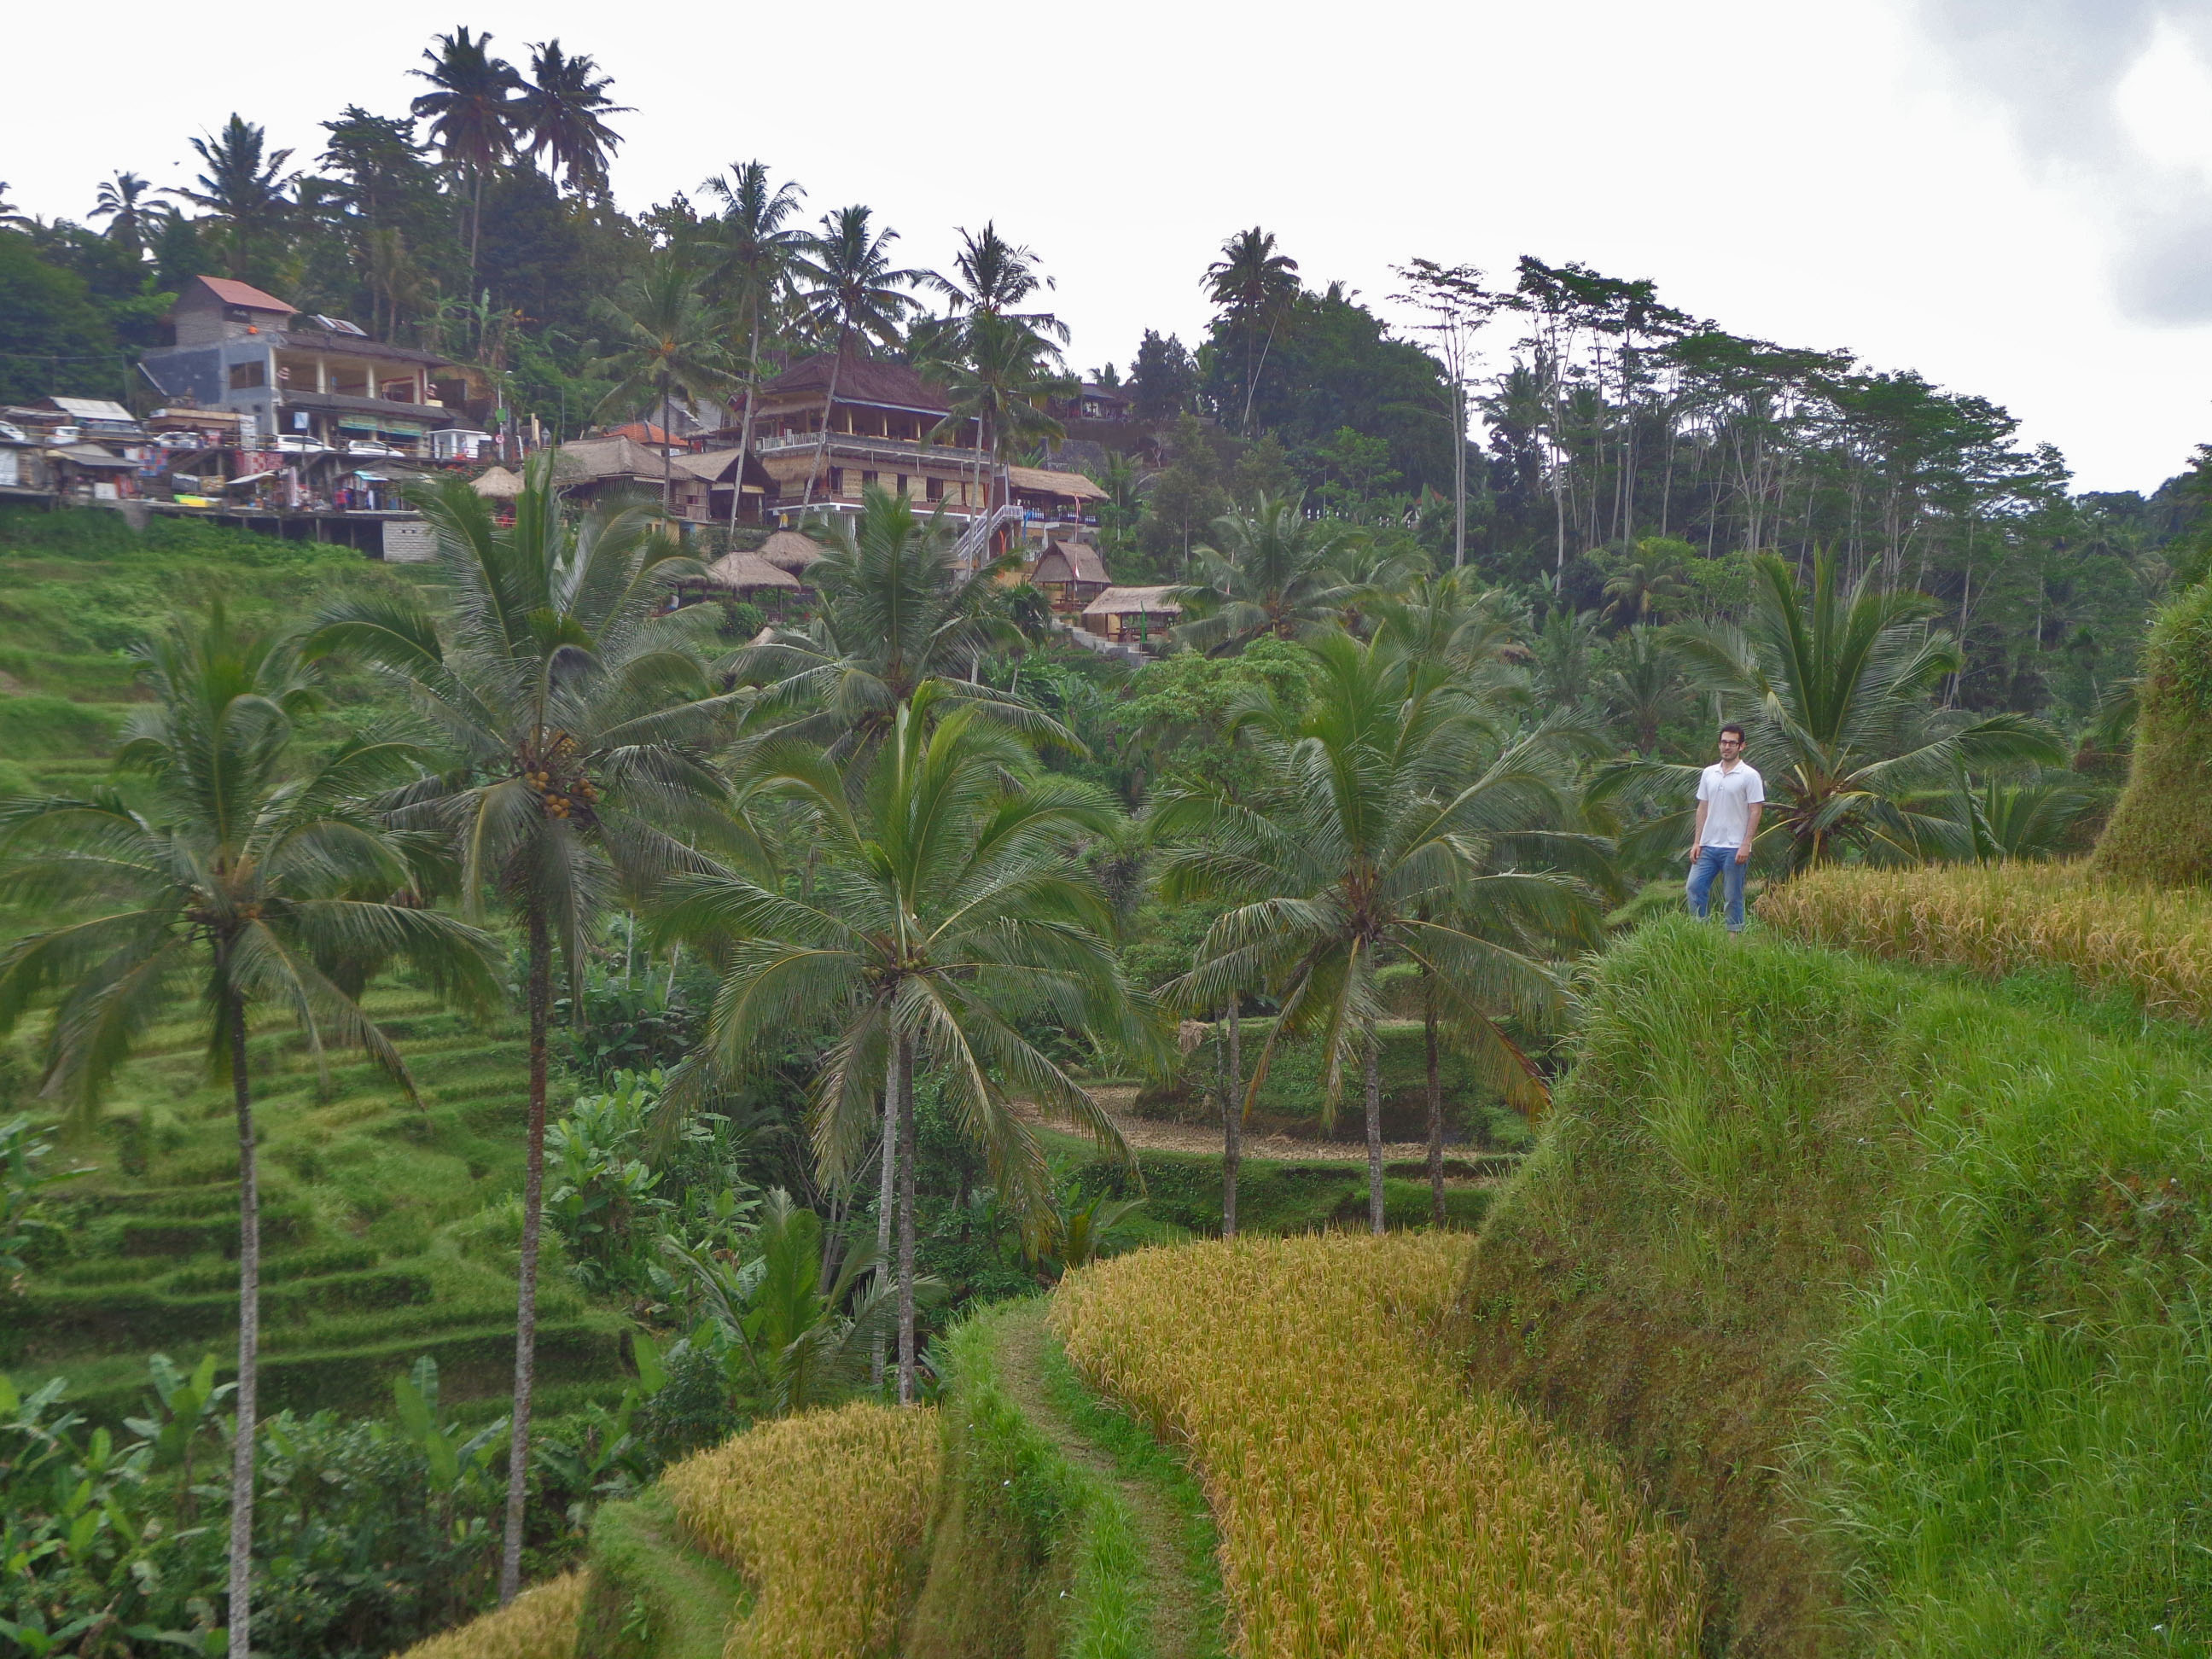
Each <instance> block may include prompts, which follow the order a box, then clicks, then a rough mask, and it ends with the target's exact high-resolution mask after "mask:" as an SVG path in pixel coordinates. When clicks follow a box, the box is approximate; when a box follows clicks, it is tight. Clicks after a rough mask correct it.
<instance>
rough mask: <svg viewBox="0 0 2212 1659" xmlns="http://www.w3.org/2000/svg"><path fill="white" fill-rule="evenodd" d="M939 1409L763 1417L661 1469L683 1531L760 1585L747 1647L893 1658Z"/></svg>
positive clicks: (751, 1658) (932, 1470) (930, 1475)
mask: <svg viewBox="0 0 2212 1659" xmlns="http://www.w3.org/2000/svg"><path fill="white" fill-rule="evenodd" d="M939 1462H940V1455H939V1444H938V1427H937V1413H935V1412H934V1411H932V1410H929V1409H927V1408H915V1407H908V1408H905V1409H901V1408H898V1407H889V1406H877V1405H870V1404H865V1403H863V1404H857V1405H851V1406H846V1407H842V1408H840V1409H838V1410H836V1411H823V1412H812V1413H808V1414H806V1415H805V1416H802V1417H787V1418H782V1419H778V1420H777V1421H775V1422H773V1423H766V1424H763V1425H760V1426H759V1427H757V1428H755V1429H753V1430H751V1431H749V1432H747V1433H744V1434H741V1435H739V1436H738V1437H737V1438H736V1439H734V1440H732V1441H730V1442H729V1443H726V1445H723V1446H720V1447H718V1448H717V1449H714V1450H713V1451H710V1452H702V1453H701V1454H699V1455H697V1456H696V1457H691V1458H687V1459H685V1460H684V1462H681V1463H678V1465H676V1466H675V1468H671V1469H670V1470H669V1471H668V1472H667V1474H665V1475H663V1476H662V1477H661V1486H662V1489H663V1490H664V1491H665V1492H666V1493H667V1494H668V1497H669V1499H670V1501H671V1503H672V1504H674V1505H675V1509H676V1514H677V1517H678V1520H679V1521H680V1522H682V1524H683V1528H684V1531H685V1532H686V1533H687V1534H689V1535H690V1539H691V1540H692V1541H693V1542H694V1543H695V1544H696V1545H697V1546H698V1547H700V1548H702V1549H703V1550H705V1551H707V1552H708V1553H709V1554H711V1555H713V1556H714V1557H716V1558H717V1559H720V1560H722V1561H726V1562H727V1563H728V1564H729V1565H732V1566H733V1567H735V1568H737V1569H738V1571H740V1572H742V1573H743V1574H744V1576H745V1577H746V1578H747V1579H748V1580H749V1581H750V1582H751V1583H752V1584H753V1585H754V1587H755V1589H756V1592H757V1598H758V1599H757V1601H756V1602H755V1604H754V1607H753V1610H752V1612H751V1613H750V1614H749V1615H748V1616H747V1617H746V1619H745V1621H744V1624H743V1625H742V1626H740V1627H739V1628H738V1632H736V1633H735V1634H734V1635H733V1636H732V1642H731V1648H732V1651H735V1652H742V1653H744V1654H745V1655H747V1656H748V1659H787V1656H788V1659H878V1656H882V1659H888V1656H890V1655H891V1654H893V1653H895V1652H896V1650H897V1647H898V1639H899V1633H900V1628H901V1626H902V1623H903V1621H904V1620H905V1618H906V1614H907V1612H908V1608H909V1607H910V1606H911V1605H912V1603H913V1601H914V1597H915V1592H916V1591H917V1590H918V1589H920V1587H921V1551H922V1547H923V1544H924V1541H925V1539H926V1537H927V1530H928V1526H929V1516H930V1511H931V1509H932V1507H933V1504H934V1503H935V1500H936V1496H937V1482H938V1475H939Z"/></svg>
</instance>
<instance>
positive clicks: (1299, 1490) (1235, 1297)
mask: <svg viewBox="0 0 2212 1659" xmlns="http://www.w3.org/2000/svg"><path fill="white" fill-rule="evenodd" d="M1467 1253H1468V1244H1467V1243H1466V1242H1465V1241H1464V1240H1463V1239H1454V1238H1452V1237H1449V1236H1439V1235H1434V1234H1402V1235H1394V1236H1392V1237H1387V1238H1381V1239H1376V1238H1370V1237H1360V1236H1354V1235H1343V1234H1339V1235H1316V1236H1309V1237H1299V1238H1287V1239H1278V1238H1270V1239H1237V1240H1233V1241H1228V1242H1214V1243H1202V1244H1198V1245H1187V1246H1184V1247H1182V1248H1181V1249H1173V1250H1167V1249H1146V1250H1141V1251H1139V1252H1136V1253H1135V1254H1133V1255H1124V1256H1119V1257H1115V1258H1114V1259H1112V1260H1110V1261H1103V1262H1099V1263H1097V1264H1096V1265H1093V1266H1091V1267H1085V1268H1082V1269H1080V1270H1079V1271H1077V1272H1074V1273H1070V1274H1069V1275H1068V1276H1067V1278H1066V1279H1065V1280H1064V1281H1063V1282H1062V1284H1061V1285H1060V1291H1059V1294H1058V1295H1057V1296H1056V1297H1054V1305H1053V1313H1052V1323H1053V1328H1054V1330H1055V1331H1057V1332H1058V1333H1059V1334H1060V1339H1061V1340H1062V1341H1063V1342H1065V1343H1066V1347H1067V1352H1068V1353H1069V1355H1070V1357H1071V1358H1073V1360H1074V1362H1075V1364H1076V1365H1077V1367H1078V1368H1079V1370H1081V1371H1082V1372H1083V1374H1084V1375H1085V1377H1086V1378H1088V1379H1089V1380H1090V1382H1091V1383H1092V1384H1093V1385H1094V1386H1095V1387H1097V1388H1099V1389H1102V1390H1103V1391H1104V1392H1105V1393H1107V1394H1108V1395H1111V1396H1112V1397H1113V1398H1115V1400H1117V1401H1121V1403H1122V1404H1123V1405H1124V1406H1125V1407H1127V1408H1128V1409H1130V1410H1131V1411H1132V1412H1133V1413H1135V1414H1136V1415H1137V1416H1138V1417H1139V1419H1141V1420H1143V1421H1145V1422H1146V1423H1147V1424H1148V1425H1150V1426H1151V1427H1152V1430H1153V1431H1154V1432H1155V1433H1157V1434H1159V1435H1161V1436H1163V1437H1166V1438H1169V1439H1170V1440H1173V1441H1176V1442H1180V1443H1183V1444H1186V1445H1188V1447H1190V1448H1191V1449H1192V1451H1193V1453H1194V1465H1195V1467H1196V1468H1197V1471H1198V1474H1199V1478H1200V1480H1201V1482H1202V1483H1203V1484H1204V1486H1205V1488H1206V1495H1207V1498H1208V1501H1209V1503H1210V1504H1212V1509H1213V1512H1214V1516H1215V1518H1216V1520H1217V1522H1218V1524H1219V1527H1220V1531H1221V1539H1222V1545H1221V1548H1222V1557H1223V1567H1224V1577H1225V1581H1226V1585H1227V1589H1228V1595H1229V1599H1230V1602H1231V1612H1232V1613H1233V1616H1234V1620H1235V1622H1236V1624H1237V1652H1238V1654H1239V1655H1240V1656H1243V1659H1325V1656H1326V1659H1340V1656H1345V1655H1352V1654H1357V1655H1359V1656H1361V1659H1399V1656H1402V1659H1416V1656H1419V1659H1435V1656H1442V1655H1481V1656H1510V1659H1554V1656H1559V1659H1566V1656H1573V1659H1601V1656H1603V1659H1642V1656H1650V1659H1662V1656H1664V1659H1691V1656H1693V1655H1694V1654H1695V1653H1696V1652H1697V1650H1698V1635H1699V1587H1698V1573H1697V1570H1696V1567H1695V1565H1694V1563H1693V1562H1692V1559H1691V1555H1690V1551H1689V1548H1688V1546H1687V1545H1686V1543H1685V1542H1683V1541H1681V1540H1680V1538H1679V1537H1677V1536H1676V1535H1675V1534H1673V1533H1672V1532H1670V1531H1669V1530H1668V1529H1667V1528H1665V1527H1663V1526H1662V1525H1661V1524H1660V1523H1659V1522H1656V1520H1654V1519H1653V1518H1651V1517H1650V1516H1648V1515H1646V1514H1644V1512H1643V1510H1642V1509H1641V1506H1640V1505H1639V1504H1638V1502H1637V1500H1636V1498H1635V1496H1634V1494H1633V1493H1632V1492H1630V1491H1629V1489H1628V1487H1627V1486H1626V1482H1625V1481H1624V1480H1623V1479H1622V1477H1621V1476H1620V1473H1619V1471H1618V1470H1617V1469H1616V1468H1614V1467H1613V1465H1612V1464H1610V1463H1608V1462H1605V1461H1603V1460H1602V1459H1601V1458H1600V1457H1599V1456H1597V1455H1594V1454H1591V1453H1589V1452H1586V1451H1584V1450H1583V1449H1579V1448H1577V1447H1576V1446H1574V1445H1572V1444H1571V1443H1568V1442H1567V1441H1565V1439H1564V1438H1563V1437H1559V1435H1557V1434H1556V1433H1554V1432H1553V1431H1550V1430H1549V1429H1547V1427H1546V1426H1545V1425H1543V1424H1542V1423H1541V1422H1540V1421H1538V1420H1537V1419H1534V1418H1532V1417H1531V1416H1530V1415H1528V1413H1526V1412H1523V1411H1522V1410H1520V1409H1519V1408H1518V1407H1515V1406H1512V1405H1511V1404H1510V1403H1508V1402H1506V1401H1503V1400H1499V1399H1497V1398H1493V1397H1487V1396H1481V1395H1470V1394H1469V1393H1468V1391H1467V1390H1466V1389H1465V1388H1464V1387H1463V1386H1462V1383H1461V1380H1460V1376H1459V1374H1458V1371H1457V1370H1456V1368H1455V1366H1454V1365H1453V1364H1452V1363H1451V1360H1450V1358H1449V1352H1448V1350H1447V1349H1446V1347H1445V1346H1444V1345H1443V1343H1442V1342H1440V1341H1438V1340H1436V1339H1437V1334H1438V1332H1439V1331H1440V1329H1441V1328H1442V1322H1443V1320H1444V1318H1445V1316H1446V1314H1447V1311H1448V1309H1449V1304H1450V1303H1451V1300H1452V1297H1453V1292H1454V1290H1455V1287H1456V1286H1457V1285H1458V1283H1459V1281H1460V1279H1461V1277H1462V1273H1463V1272H1464V1270H1465V1268H1466V1265H1467Z"/></svg>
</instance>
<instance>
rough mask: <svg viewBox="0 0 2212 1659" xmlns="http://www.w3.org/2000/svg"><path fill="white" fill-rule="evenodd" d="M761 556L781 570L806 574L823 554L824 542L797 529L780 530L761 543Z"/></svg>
mask: <svg viewBox="0 0 2212 1659" xmlns="http://www.w3.org/2000/svg"><path fill="white" fill-rule="evenodd" d="M760 556H761V557H762V558H763V559H766V560H767V561H768V562H769V563H770V564H772V565H774V566H775V568H777V569H779V570H787V571H789V572H790V573H791V574H793V575H794V576H804V575H805V574H806V573H807V571H808V570H809V569H810V568H812V567H813V566H814V565H816V564H817V563H819V562H821V560H822V558H823V550H822V544H821V543H819V542H817V541H816V540H815V539H814V538H813V537H811V536H809V535H807V534H805V532H801V531H797V530H779V531H777V532H775V534H774V535H773V536H770V537H769V538H768V540H767V541H765V542H763V544H761V550H760Z"/></svg>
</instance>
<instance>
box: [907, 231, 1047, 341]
mask: <svg viewBox="0 0 2212 1659" xmlns="http://www.w3.org/2000/svg"><path fill="white" fill-rule="evenodd" d="M959 235H960V252H957V253H956V254H954V255H953V256H952V275H951V276H945V275H944V274H943V273H942V272H939V271H934V270H933V271H930V272H927V274H925V275H924V276H923V277H922V282H923V283H924V284H925V285H926V286H927V287H929V288H932V289H935V290H936V291H937V292H938V293H939V294H941V295H944V296H945V300H946V301H947V302H948V304H949V305H950V306H951V310H952V312H953V313H954V315H955V316H956V317H957V316H960V315H963V314H965V315H968V316H975V317H1003V318H1006V319H1009V320H1010V321H1012V322H1017V323H1019V324H1021V325H1024V327H1026V328H1027V329H1028V330H1029V331H1030V332H1031V333H1033V334H1037V335H1049V336H1050V337H1052V338H1054V339H1055V340H1057V341H1059V342H1060V344H1062V345H1066V343H1067V341H1068V328H1067V325H1066V323H1063V322H1062V321H1060V319H1059V318H1057V317H1055V316H1054V315H1053V314H1052V313H1050V312H1048V311H1028V312H1024V311H1017V310H1015V309H1014V307H1017V306H1018V305H1020V304H1021V303H1022V301H1024V300H1026V299H1028V298H1029V297H1030V295H1032V294H1035V293H1036V292H1037V291H1038V290H1039V289H1048V288H1050V287H1052V286H1053V280H1052V278H1051V277H1049V276H1040V275H1039V274H1038V272H1037V268H1036V264H1037V257H1036V252H1035V250H1033V249H1030V248H1028V247H1024V246H1018V245H1017V244H1015V243H1012V242H1009V241H1007V240H1006V238H1005V237H1003V236H1001V235H1000V234H999V228H998V227H997V226H996V225H995V224H993V223H990V222H985V224H984V226H983V228H982V229H981V231H980V232H976V231H970V230H968V229H966V228H962V229H961V231H960V233H959Z"/></svg>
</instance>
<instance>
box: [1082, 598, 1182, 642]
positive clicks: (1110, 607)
mask: <svg viewBox="0 0 2212 1659" xmlns="http://www.w3.org/2000/svg"><path fill="white" fill-rule="evenodd" d="M1172 592H1175V589H1174V588H1173V587H1172V586H1161V587H1109V588H1108V589H1107V590H1106V591H1105V592H1103V593H1101V594H1100V595H1099V596H1098V597H1097V599H1093V600H1091V603H1090V604H1089V605H1085V606H1084V607H1083V628H1084V631H1085V633H1089V634H1096V635H1098V636H1099V637H1100V638H1101V639H1104V640H1110V641H1113V642H1114V643H1115V644H1116V645H1126V646H1133V647H1136V648H1137V649H1139V650H1140V651H1145V652H1147V653H1158V652H1159V651H1162V650H1164V649H1165V648H1166V646H1167V641H1168V632H1169V630H1170V629H1172V628H1173V627H1174V626H1175V625H1176V623H1178V622H1180V621H1182V606H1181V605H1177V604H1176V602H1175V601H1174V600H1173V599H1170V598H1168V595H1169V594H1170V593H1172Z"/></svg>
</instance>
